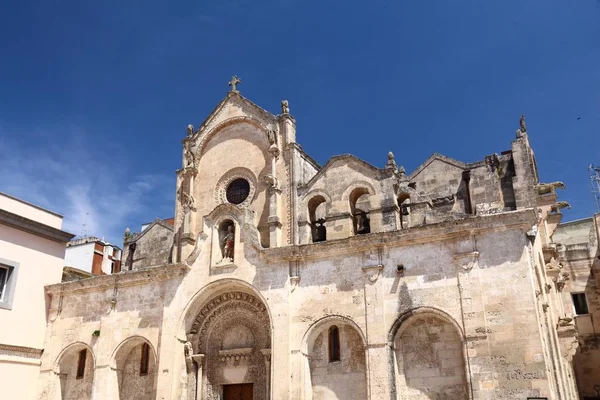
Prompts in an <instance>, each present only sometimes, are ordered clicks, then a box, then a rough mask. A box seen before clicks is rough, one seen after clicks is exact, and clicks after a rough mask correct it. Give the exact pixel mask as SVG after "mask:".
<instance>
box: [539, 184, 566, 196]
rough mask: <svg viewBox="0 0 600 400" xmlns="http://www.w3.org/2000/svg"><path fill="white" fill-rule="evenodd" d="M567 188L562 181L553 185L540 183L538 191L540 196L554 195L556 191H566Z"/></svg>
mask: <svg viewBox="0 0 600 400" xmlns="http://www.w3.org/2000/svg"><path fill="white" fill-rule="evenodd" d="M565 187H566V186H565V184H564V183H563V182H560V181H556V182H551V183H538V184H537V185H536V189H537V192H538V194H539V195H543V194H548V193H554V191H555V190H556V189H564V188H565Z"/></svg>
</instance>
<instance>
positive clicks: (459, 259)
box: [454, 251, 479, 271]
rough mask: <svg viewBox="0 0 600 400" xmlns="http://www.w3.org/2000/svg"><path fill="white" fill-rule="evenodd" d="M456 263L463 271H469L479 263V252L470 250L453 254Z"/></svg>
mask: <svg viewBox="0 0 600 400" xmlns="http://www.w3.org/2000/svg"><path fill="white" fill-rule="evenodd" d="M454 260H456V263H457V265H459V266H460V267H462V269H464V270H465V271H470V270H472V269H473V268H474V267H476V266H478V265H479V252H478V251H470V252H467V253H456V254H455V255H454Z"/></svg>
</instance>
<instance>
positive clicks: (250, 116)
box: [191, 92, 277, 153]
mask: <svg viewBox="0 0 600 400" xmlns="http://www.w3.org/2000/svg"><path fill="white" fill-rule="evenodd" d="M236 123H248V124H251V125H254V126H255V127H256V128H258V129H259V130H261V131H264V132H265V134H266V132H268V131H269V130H277V117H276V116H275V115H273V114H271V113H270V112H269V111H267V110H265V109H263V108H261V107H259V106H258V105H257V104H255V103H253V102H252V101H250V100H248V99H247V98H245V97H243V96H242V95H241V94H239V92H229V93H228V94H227V96H226V97H225V98H224V99H223V100H221V102H219V104H218V105H217V106H216V107H215V109H214V110H213V111H212V112H211V113H210V114H209V116H208V117H207V118H206V120H204V122H203V123H202V124H201V125H200V127H199V128H198V130H197V131H196V132H195V133H194V134H193V135H192V136H191V140H192V146H195V148H196V150H195V152H196V153H201V151H202V148H203V147H204V146H205V145H206V143H208V141H209V140H210V139H211V138H212V137H213V136H214V135H215V134H216V133H217V132H218V131H219V130H221V129H223V128H225V127H227V126H230V125H233V124H236Z"/></svg>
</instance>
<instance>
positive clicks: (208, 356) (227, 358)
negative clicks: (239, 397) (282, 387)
mask: <svg viewBox="0 0 600 400" xmlns="http://www.w3.org/2000/svg"><path fill="white" fill-rule="evenodd" d="M184 326H185V331H186V334H187V335H186V340H187V341H190V342H191V344H192V347H191V348H192V349H193V352H194V355H192V356H191V357H192V359H194V360H196V363H197V365H198V368H200V365H199V364H198V362H200V363H201V364H202V368H203V371H205V372H206V373H205V374H201V373H200V372H198V373H197V374H194V373H193V372H192V373H190V372H188V388H195V389H193V390H195V391H196V392H197V391H200V392H199V393H196V394H197V395H199V397H200V396H201V397H202V398H206V396H209V398H211V397H210V394H211V393H220V392H221V391H222V390H223V385H230V384H242V383H251V384H252V385H253V386H252V387H253V389H252V390H253V395H254V398H257V399H263V398H268V394H269V393H270V391H269V390H270V376H271V361H270V360H271V356H270V354H271V344H272V334H271V332H272V326H271V316H270V313H269V309H268V307H267V304H266V302H265V301H264V299H263V298H262V297H261V296H260V294H259V293H258V292H256V291H255V289H254V288H253V287H252V286H250V285H248V284H247V283H242V282H241V281H237V280H232V279H226V280H222V281H221V282H218V283H215V282H213V283H212V284H210V285H208V287H207V288H205V289H203V290H202V291H200V292H199V293H198V294H197V295H196V296H194V299H193V300H192V302H191V303H190V304H188V307H187V310H186V312H185V320H184ZM225 339H227V340H225ZM186 346H187V345H186ZM182 357H183V349H182ZM198 360H201V361H198ZM188 371H189V370H188ZM198 371H200V370H199V369H198ZM231 371H235V373H231ZM196 376H198V377H199V379H200V380H197V379H196ZM188 398H194V393H192V390H191V389H189V390H188Z"/></svg>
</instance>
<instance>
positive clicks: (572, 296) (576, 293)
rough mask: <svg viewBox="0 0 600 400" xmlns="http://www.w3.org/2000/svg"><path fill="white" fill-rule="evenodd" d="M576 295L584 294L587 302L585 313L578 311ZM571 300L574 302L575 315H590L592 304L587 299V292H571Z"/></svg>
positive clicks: (584, 299)
mask: <svg viewBox="0 0 600 400" xmlns="http://www.w3.org/2000/svg"><path fill="white" fill-rule="evenodd" d="M575 296H582V297H583V301H584V302H585V311H587V312H585V313H578V312H577V305H576V303H575ZM571 301H572V302H573V314H575V316H579V315H590V304H589V302H588V299H587V295H586V294H585V292H572V293H571Z"/></svg>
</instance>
